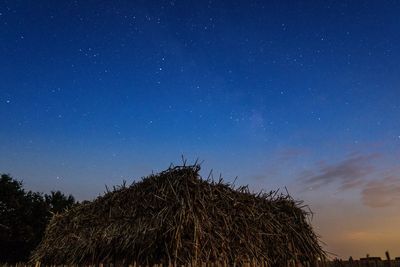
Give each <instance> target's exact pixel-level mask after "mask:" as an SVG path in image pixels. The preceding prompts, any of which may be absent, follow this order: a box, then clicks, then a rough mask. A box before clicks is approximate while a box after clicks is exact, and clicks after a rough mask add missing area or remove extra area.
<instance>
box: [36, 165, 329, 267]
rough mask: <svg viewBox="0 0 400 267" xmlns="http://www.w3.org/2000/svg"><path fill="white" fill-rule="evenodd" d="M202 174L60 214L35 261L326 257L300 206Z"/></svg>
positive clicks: (182, 169)
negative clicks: (203, 176)
mask: <svg viewBox="0 0 400 267" xmlns="http://www.w3.org/2000/svg"><path fill="white" fill-rule="evenodd" d="M199 170H200V166H199V165H198V164H195V165H192V166H177V167H170V168H169V169H167V170H166V171H164V172H161V173H159V174H155V175H150V176H148V177H146V178H143V179H142V180H141V181H140V182H137V183H133V184H132V185H131V186H129V187H127V186H125V185H123V186H121V187H118V188H114V190H113V191H108V192H107V193H105V195H104V196H101V197H98V198H97V199H95V200H94V201H90V202H89V201H86V202H83V203H81V204H79V205H77V206H75V207H73V208H72V209H70V210H68V211H66V212H65V213H63V214H56V215H55V216H54V217H53V219H52V220H51V222H50V224H49V226H48V227H47V230H46V233H45V237H44V239H43V241H42V242H41V244H40V245H39V246H38V248H37V249H36V250H35V251H34V253H33V255H32V258H31V261H32V262H42V263H47V264H99V263H104V264H109V263H113V264H115V265H128V264H130V263H134V262H135V263H136V264H140V265H150V266H151V265H154V264H163V265H165V266H169V265H170V264H174V265H175V266H176V265H189V264H190V265H192V266H195V265H198V266H201V265H202V263H211V262H221V263H224V265H228V266H233V265H243V264H244V263H254V264H257V263H258V264H257V265H263V266H265V265H270V266H287V264H288V263H289V262H293V261H296V262H315V261H316V260H317V259H321V258H325V252H324V251H323V250H322V248H321V246H320V244H319V240H318V237H317V236H316V234H315V233H314V232H313V230H312V228H311V226H310V224H309V221H308V217H309V215H310V211H309V210H308V209H307V207H306V206H305V205H303V204H302V202H299V201H295V200H294V199H293V198H291V197H290V196H289V195H288V194H281V193H277V192H276V191H272V192H269V193H262V192H261V193H258V194H253V193H251V192H250V191H249V189H248V187H247V186H245V187H238V188H235V187H234V185H231V184H228V183H225V182H224V181H223V180H222V179H220V180H219V181H214V180H212V179H210V178H208V179H202V178H201V177H200V175H199Z"/></svg>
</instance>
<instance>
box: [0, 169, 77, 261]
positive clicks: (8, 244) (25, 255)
mask: <svg viewBox="0 0 400 267" xmlns="http://www.w3.org/2000/svg"><path fill="white" fill-rule="evenodd" d="M76 204H78V203H77V202H76V201H75V199H74V197H73V196H72V195H68V196H67V195H65V194H63V193H62V192H60V191H52V192H51V193H50V194H43V193H39V192H32V191H26V190H25V189H24V188H23V183H22V181H18V180H16V179H14V178H13V177H11V176H10V175H8V174H2V175H1V178H0V262H8V263H15V262H24V261H27V260H28V259H29V255H30V253H31V251H32V250H33V249H34V248H35V247H36V246H37V245H38V244H39V242H40V240H41V239H42V237H43V234H44V231H45V229H46V225H47V224H48V222H49V221H50V219H51V217H52V216H53V214H55V213H60V212H63V211H64V210H66V209H68V208H70V207H72V206H73V205H76Z"/></svg>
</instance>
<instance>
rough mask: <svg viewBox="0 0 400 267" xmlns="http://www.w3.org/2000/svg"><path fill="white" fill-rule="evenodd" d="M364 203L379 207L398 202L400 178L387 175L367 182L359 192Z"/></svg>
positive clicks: (399, 197)
mask: <svg viewBox="0 0 400 267" xmlns="http://www.w3.org/2000/svg"><path fill="white" fill-rule="evenodd" d="M361 196H362V201H363V203H364V205H366V206H369V207H372V208H379V207H387V206H392V205H394V204H396V203H399V202H400V178H398V177H394V176H388V177H385V178H383V179H380V180H373V181H370V182H368V183H367V184H366V185H365V187H364V188H363V190H362V192H361Z"/></svg>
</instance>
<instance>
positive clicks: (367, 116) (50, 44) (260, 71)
mask: <svg viewBox="0 0 400 267" xmlns="http://www.w3.org/2000/svg"><path fill="white" fill-rule="evenodd" d="M398 14H400V3H399V2H398V1H253V0H245V1H222V0H221V1H211V0H210V1H175V0H170V1H161V0H160V1H149V0H147V1H128V0H126V1H119V0H116V1H100V0H96V1H95V0H85V1H83V0H79V1H78V0H75V1H62V0H60V1H50V0H43V1H34V0H3V1H1V2H0V63H1V64H0V79H1V82H0V123H1V128H0V154H1V157H0V172H2V173H9V174H11V175H13V176H14V177H15V178H17V179H21V180H23V181H24V184H25V187H26V188H28V189H31V190H35V191H40V192H49V191H50V190H62V191H63V192H66V193H71V194H73V195H74V196H75V197H76V198H77V199H79V200H83V199H93V198H94V197H96V196H98V195H99V194H102V193H103V192H104V191H105V187H104V185H109V186H110V185H115V184H120V183H121V182H122V180H127V181H128V182H129V181H133V180H135V179H138V178H140V177H142V176H145V175H148V174H150V173H151V172H152V171H154V172H158V171H162V170H163V169H165V168H167V167H168V166H169V164H170V163H171V162H172V163H175V164H179V163H180V162H181V155H183V156H184V157H185V158H186V159H187V160H188V161H189V162H194V161H195V160H196V159H197V158H199V159H200V160H203V161H204V162H203V170H202V173H203V175H205V176H207V174H208V173H209V172H210V170H211V169H212V170H213V173H214V174H215V175H216V176H218V175H219V174H220V173H222V175H223V176H224V177H225V179H226V180H227V181H233V180H234V179H235V177H236V176H238V179H237V181H236V183H237V184H249V185H250V187H251V188H252V189H253V190H261V189H266V190H270V189H277V188H281V189H282V188H284V187H287V188H288V190H289V192H290V193H291V194H292V195H293V196H294V197H295V198H297V199H302V200H304V201H305V202H306V203H307V204H309V205H310V207H311V209H312V210H313V211H314V217H313V220H312V223H313V225H314V227H315V229H316V231H318V233H319V234H320V235H321V237H322V240H323V241H324V242H325V243H326V248H327V249H328V250H329V251H330V252H332V253H336V254H337V255H338V256H339V257H343V258H346V257H349V256H350V255H352V256H353V257H360V256H365V255H366V253H369V254H370V255H378V256H383V255H384V252H385V251H386V250H389V251H390V252H391V255H392V256H400V248H399V246H398V244H399V242H400V232H399V231H398V225H400V215H398V214H400V212H399V211H400V164H399V158H400V120H399V118H400V65H399V61H400V20H399V17H398Z"/></svg>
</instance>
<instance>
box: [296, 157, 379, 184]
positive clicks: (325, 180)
mask: <svg viewBox="0 0 400 267" xmlns="http://www.w3.org/2000/svg"><path fill="white" fill-rule="evenodd" d="M376 157H377V154H368V155H352V156H350V157H348V158H346V159H344V160H342V161H340V162H337V163H333V164H325V163H321V164H320V166H318V167H317V169H316V170H309V171H305V172H303V174H302V175H301V180H302V181H303V182H304V183H305V185H306V187H307V188H319V187H322V186H325V185H328V184H332V183H338V184H339V189H340V190H345V189H350V188H354V187H357V186H361V185H363V184H364V182H365V179H366V178H367V176H368V175H370V174H371V173H372V172H374V167H373V165H372V164H371V160H372V159H374V158H376Z"/></svg>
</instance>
